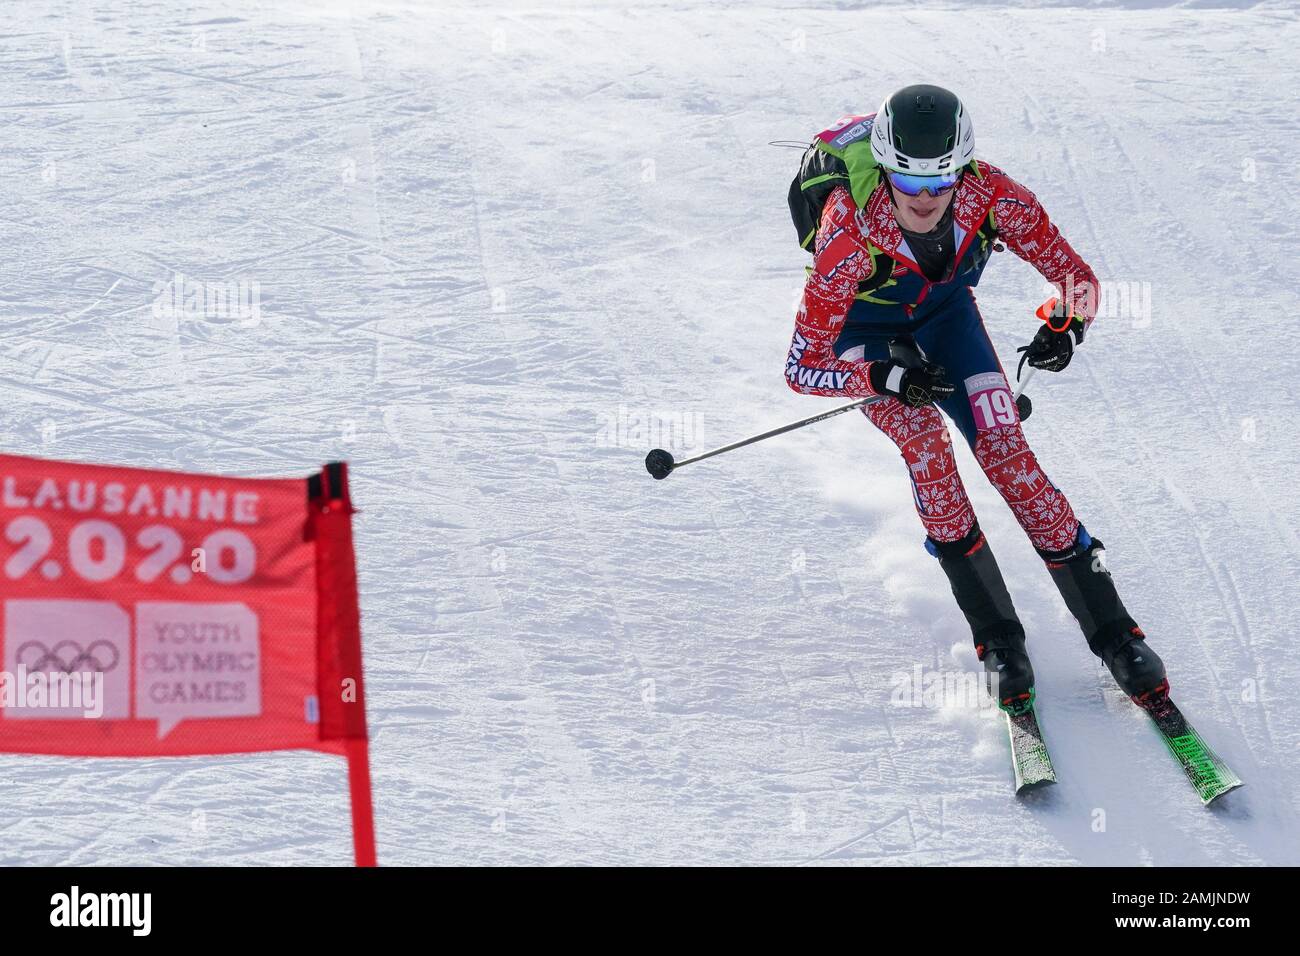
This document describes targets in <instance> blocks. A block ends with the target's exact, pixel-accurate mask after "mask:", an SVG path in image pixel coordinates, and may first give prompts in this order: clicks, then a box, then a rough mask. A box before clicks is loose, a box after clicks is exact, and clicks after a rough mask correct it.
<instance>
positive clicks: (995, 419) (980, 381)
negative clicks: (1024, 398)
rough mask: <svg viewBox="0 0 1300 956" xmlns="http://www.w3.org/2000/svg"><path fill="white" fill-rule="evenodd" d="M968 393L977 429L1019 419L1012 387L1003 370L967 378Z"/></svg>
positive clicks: (1013, 422) (1010, 422) (993, 426)
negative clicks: (1009, 385) (1008, 383)
mask: <svg viewBox="0 0 1300 956" xmlns="http://www.w3.org/2000/svg"><path fill="white" fill-rule="evenodd" d="M966 394H967V395H968V396H970V408H971V412H972V413H973V414H974V416H975V428H976V430H977V431H986V430H987V429H990V428H996V427H997V426H999V425H1014V424H1016V422H1018V421H1019V416H1018V415H1017V414H1016V403H1015V402H1014V401H1013V400H1012V398H1011V389H1009V388H1008V387H1007V380H1006V378H1005V377H1004V376H1003V375H1002V373H1001V372H982V373H980V374H979V375H972V376H971V377H970V378H968V379H966Z"/></svg>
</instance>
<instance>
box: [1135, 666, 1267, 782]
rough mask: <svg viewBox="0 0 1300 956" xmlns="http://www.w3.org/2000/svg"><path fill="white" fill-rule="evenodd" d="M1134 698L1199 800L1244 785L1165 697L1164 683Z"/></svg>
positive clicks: (1166, 687)
mask: <svg viewBox="0 0 1300 956" xmlns="http://www.w3.org/2000/svg"><path fill="white" fill-rule="evenodd" d="M1134 702H1135V703H1136V704H1137V705H1138V706H1139V707H1141V708H1142V709H1143V710H1145V711H1146V712H1147V714H1149V715H1150V717H1151V720H1152V721H1153V722H1154V723H1155V725H1156V729H1157V730H1158V731H1160V736H1161V738H1162V739H1163V740H1164V742H1165V746H1166V747H1168V748H1169V752H1170V753H1171V754H1173V755H1174V758H1175V759H1176V760H1177V761H1178V763H1179V765H1181V766H1182V768H1183V773H1185V774H1186V775H1187V779H1188V781H1189V782H1190V783H1191V785H1192V786H1193V787H1195V788H1196V792H1197V794H1199V795H1200V798H1201V803H1203V804H1205V805H1206V806H1209V805H1210V804H1211V803H1213V802H1214V801H1215V800H1217V799H1218V798H1219V797H1221V796H1223V795H1224V794H1225V793H1227V792H1229V791H1230V790H1236V789H1237V788H1238V787H1240V786H1243V785H1244V784H1243V782H1242V780H1241V778H1240V777H1238V776H1237V775H1236V774H1235V773H1233V772H1232V771H1231V770H1230V769H1228V765H1227V764H1226V763H1224V762H1223V760H1222V759H1221V758H1220V757H1219V755H1218V754H1217V753H1215V752H1214V750H1213V749H1212V748H1211V747H1210V745H1209V744H1207V743H1206V742H1205V741H1204V740H1203V739H1202V738H1201V735H1200V734H1198V733H1197V732H1196V728H1195V727H1193V726H1192V725H1191V724H1190V723H1188V721H1187V718H1186V717H1184V716H1183V712H1182V711H1181V710H1179V709H1178V705H1177V704H1175V703H1174V702H1173V701H1172V700H1170V699H1169V696H1168V684H1166V685H1165V686H1164V693H1157V692H1153V693H1152V694H1150V695H1147V698H1146V699H1137V698H1135V699H1134Z"/></svg>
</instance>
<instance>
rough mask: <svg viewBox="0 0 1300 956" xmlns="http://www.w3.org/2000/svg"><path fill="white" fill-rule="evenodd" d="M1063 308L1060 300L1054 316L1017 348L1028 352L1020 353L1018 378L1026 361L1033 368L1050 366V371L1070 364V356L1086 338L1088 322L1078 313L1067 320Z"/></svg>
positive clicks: (1047, 367) (1017, 370) (1019, 350)
mask: <svg viewBox="0 0 1300 956" xmlns="http://www.w3.org/2000/svg"><path fill="white" fill-rule="evenodd" d="M1063 310H1064V306H1061V305H1060V304H1059V303H1058V304H1057V307H1056V309H1055V310H1053V312H1052V315H1051V318H1050V319H1048V320H1047V321H1045V322H1044V323H1043V325H1042V326H1041V327H1040V328H1039V329H1038V332H1037V334H1035V335H1034V340H1033V341H1032V342H1030V343H1029V344H1028V345H1022V346H1021V347H1020V348H1018V349H1016V351H1017V352H1023V353H1024V354H1023V355H1021V356H1020V364H1019V365H1018V366H1016V378H1017V379H1018V378H1020V373H1021V372H1023V371H1024V369H1025V363H1026V362H1028V363H1029V365H1030V367H1031V368H1041V369H1046V370H1047V371H1049V372H1059V371H1061V369H1063V368H1065V367H1066V366H1067V365H1069V364H1070V359H1072V358H1073V357H1074V347H1075V346H1076V345H1079V344H1080V343H1081V342H1083V332H1084V324H1083V319H1081V318H1079V317H1078V316H1075V317H1073V318H1071V319H1069V321H1068V322H1067V321H1066V313H1065V312H1064V311H1063Z"/></svg>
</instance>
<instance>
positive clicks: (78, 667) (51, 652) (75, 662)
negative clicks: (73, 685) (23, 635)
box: [17, 641, 122, 674]
mask: <svg viewBox="0 0 1300 956" xmlns="http://www.w3.org/2000/svg"><path fill="white" fill-rule="evenodd" d="M106 651H107V652H108V653H111V654H112V657H111V658H110V657H107V655H106V653H105V652H106ZM17 658H18V663H19V664H20V665H21V666H23V667H25V668H27V670H28V671H63V673H65V674H71V673H72V672H73V671H87V670H88V671H91V672H92V673H99V674H106V673H108V672H109V671H111V670H112V669H113V668H115V667H116V666H117V665H118V662H119V661H120V660H121V659H122V655H121V652H120V651H118V649H117V648H116V647H115V646H114V645H113V644H112V643H110V642H109V641H92V642H91V643H90V644H88V645H86V647H85V649H84V650H83V649H82V647H81V645H80V644H78V643H77V642H76V641H59V643H57V644H55V645H54V646H53V647H48V648H47V647H46V646H45V645H44V644H42V643H41V642H40V641H28V642H27V643H26V644H23V645H22V646H21V647H19V648H18V655H17Z"/></svg>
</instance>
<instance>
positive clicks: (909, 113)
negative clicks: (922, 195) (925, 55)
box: [871, 83, 975, 176]
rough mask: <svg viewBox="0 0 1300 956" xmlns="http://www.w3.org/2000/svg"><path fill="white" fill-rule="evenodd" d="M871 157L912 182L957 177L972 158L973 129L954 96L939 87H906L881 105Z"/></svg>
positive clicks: (968, 117)
mask: <svg viewBox="0 0 1300 956" xmlns="http://www.w3.org/2000/svg"><path fill="white" fill-rule="evenodd" d="M871 154H872V155H873V156H875V158H876V162H877V163H878V164H879V165H881V166H883V167H884V168H885V169H892V170H893V171H894V172H899V173H907V174H909V175H912V176H939V175H943V174H945V173H946V174H949V175H955V174H956V173H958V172H960V171H961V168H962V167H963V166H965V165H966V164H967V163H969V162H970V161H971V158H972V157H973V156H974V155H975V128H974V126H972V125H971V121H970V114H969V113H967V112H966V107H964V106H962V103H961V100H959V99H957V97H956V95H954V94H953V93H950V92H948V91H947V90H945V89H944V88H943V87H941V86H929V85H927V84H924V83H921V84H918V85H916V86H905V87H903V88H902V89H901V90H899V91H898V92H897V93H895V94H894V95H893V96H891V97H889V99H887V100H885V102H884V103H882V104H881V105H880V110H879V111H878V112H877V113H876V119H875V122H874V123H873V125H872V129H871Z"/></svg>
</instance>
